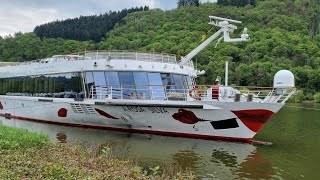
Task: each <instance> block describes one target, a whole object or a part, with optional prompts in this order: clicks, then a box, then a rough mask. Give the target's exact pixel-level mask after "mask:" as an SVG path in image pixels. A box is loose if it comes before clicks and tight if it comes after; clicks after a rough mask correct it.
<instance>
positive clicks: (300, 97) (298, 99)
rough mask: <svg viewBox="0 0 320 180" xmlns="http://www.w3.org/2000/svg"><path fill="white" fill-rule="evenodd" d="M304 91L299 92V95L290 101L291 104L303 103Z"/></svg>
mask: <svg viewBox="0 0 320 180" xmlns="http://www.w3.org/2000/svg"><path fill="white" fill-rule="evenodd" d="M304 98H305V97H304V93H303V90H298V92H297V94H296V95H294V96H292V97H291V98H290V100H289V102H291V103H301V102H302V101H303V100H304Z"/></svg>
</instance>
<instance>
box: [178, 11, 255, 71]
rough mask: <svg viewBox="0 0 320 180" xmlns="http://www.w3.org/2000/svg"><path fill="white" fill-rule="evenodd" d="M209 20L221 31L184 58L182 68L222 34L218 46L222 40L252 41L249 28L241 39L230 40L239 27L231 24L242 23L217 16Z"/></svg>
mask: <svg viewBox="0 0 320 180" xmlns="http://www.w3.org/2000/svg"><path fill="white" fill-rule="evenodd" d="M209 18H210V22H209V24H210V25H212V26H217V27H220V30H218V31H217V32H216V33H214V34H213V35H212V36H211V37H209V38H208V39H207V40H205V41H204V42H203V43H201V44H200V45H199V46H198V47H196V48H195V49H194V50H192V51H191V52H190V53H189V54H188V55H186V56H185V57H182V58H181V62H180V63H179V65H180V66H183V65H185V64H186V63H187V62H189V61H190V60H191V59H192V58H193V57H194V56H195V55H197V54H198V53H199V52H200V51H202V50H203V49H204V48H205V47H207V46H208V45H209V44H210V43H211V42H212V41H214V40H215V39H216V38H218V37H219V36H220V35H222V34H223V36H222V37H221V38H220V39H219V41H218V43H217V44H216V46H217V45H218V44H219V42H220V41H221V40H222V38H223V40H224V41H225V42H241V41H248V40H249V39H250V37H249V34H247V33H248V29H247V28H244V30H243V33H242V35H241V37H240V38H230V33H233V31H234V30H236V29H237V26H235V25H233V24H230V23H236V24H240V23H242V22H241V21H237V20H233V19H227V18H222V17H217V16H209Z"/></svg>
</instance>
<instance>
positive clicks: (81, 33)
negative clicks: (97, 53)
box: [34, 6, 149, 41]
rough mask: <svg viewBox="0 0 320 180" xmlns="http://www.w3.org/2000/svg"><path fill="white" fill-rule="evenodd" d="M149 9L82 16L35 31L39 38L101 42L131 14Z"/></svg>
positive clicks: (47, 25) (52, 23)
mask: <svg viewBox="0 0 320 180" xmlns="http://www.w3.org/2000/svg"><path fill="white" fill-rule="evenodd" d="M148 10H149V7H147V6H145V7H135V8H131V9H123V10H122V11H110V12H108V13H105V14H100V15H98V16H97V15H92V16H81V17H79V18H74V19H67V20H63V21H58V20H57V21H54V22H50V23H47V24H42V25H39V26H37V27H36V28H35V29H34V33H35V34H36V35H37V36H39V37H41V38H42V37H46V38H63V39H72V40H79V41H88V40H93V41H101V40H102V39H103V38H105V36H106V33H107V32H108V31H110V30H111V29H112V28H113V26H114V25H115V24H117V23H120V22H121V21H122V19H123V18H124V17H126V16H127V15H128V14H129V13H133V12H137V11H148Z"/></svg>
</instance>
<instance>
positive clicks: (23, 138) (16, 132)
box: [0, 126, 52, 150]
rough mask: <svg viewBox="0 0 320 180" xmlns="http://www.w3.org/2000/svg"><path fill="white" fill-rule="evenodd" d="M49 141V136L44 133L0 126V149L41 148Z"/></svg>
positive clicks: (46, 145) (47, 144)
mask: <svg viewBox="0 0 320 180" xmlns="http://www.w3.org/2000/svg"><path fill="white" fill-rule="evenodd" d="M51 143H52V142H51V141H50V139H49V137H48V136H47V135H45V134H44V133H40V134H39V133H34V132H29V131H27V130H25V129H15V128H11V127H5V126H0V150H25V149H28V148H36V149H42V148H45V147H48V146H49V145H50V144H51Z"/></svg>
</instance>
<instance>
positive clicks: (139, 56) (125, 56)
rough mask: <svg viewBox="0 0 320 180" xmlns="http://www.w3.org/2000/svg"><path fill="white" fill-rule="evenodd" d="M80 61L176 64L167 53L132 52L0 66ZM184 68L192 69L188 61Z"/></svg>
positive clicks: (84, 54)
mask: <svg viewBox="0 0 320 180" xmlns="http://www.w3.org/2000/svg"><path fill="white" fill-rule="evenodd" d="M81 60H107V61H111V60H132V61H144V62H158V63H169V64H178V63H179V62H178V61H177V57H176V55H173V54H167V53H150V52H132V51H86V52H81V53H77V54H69V55H54V56H52V57H51V58H45V59H38V60H33V61H25V62H22V63H3V64H2V65H1V66H18V65H28V64H42V63H52V62H58V61H81ZM185 65H186V66H189V67H194V66H193V62H192V61H189V62H188V63H187V64H185Z"/></svg>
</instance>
